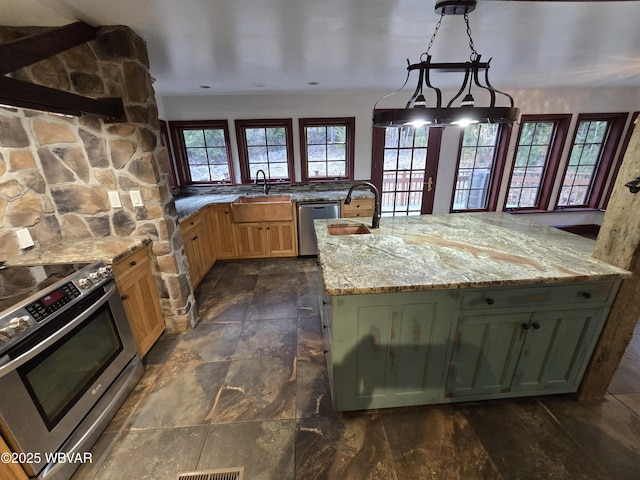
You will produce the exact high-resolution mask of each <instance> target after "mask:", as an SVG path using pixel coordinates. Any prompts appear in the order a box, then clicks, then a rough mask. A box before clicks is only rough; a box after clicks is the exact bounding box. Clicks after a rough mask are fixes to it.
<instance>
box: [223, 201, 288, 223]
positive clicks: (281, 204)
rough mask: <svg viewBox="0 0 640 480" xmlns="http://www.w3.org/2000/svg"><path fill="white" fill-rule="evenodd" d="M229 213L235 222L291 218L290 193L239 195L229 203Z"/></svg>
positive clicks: (274, 220) (273, 220)
mask: <svg viewBox="0 0 640 480" xmlns="http://www.w3.org/2000/svg"><path fill="white" fill-rule="evenodd" d="M231 215H232V217H233V221H234V222H236V223H243V222H280V221H288V220H293V207H292V203H291V195H260V196H246V197H239V198H237V199H236V200H235V201H234V202H233V203H231Z"/></svg>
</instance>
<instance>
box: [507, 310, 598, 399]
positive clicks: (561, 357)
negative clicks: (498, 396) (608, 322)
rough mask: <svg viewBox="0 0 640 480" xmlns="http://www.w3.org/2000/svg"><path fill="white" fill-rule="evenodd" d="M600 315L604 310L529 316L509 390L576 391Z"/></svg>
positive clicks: (543, 313) (595, 336)
mask: <svg viewBox="0 0 640 480" xmlns="http://www.w3.org/2000/svg"><path fill="white" fill-rule="evenodd" d="M603 316H604V311H603V309H585V310H573V311H557V312H541V313H536V314H534V315H532V317H531V322H530V324H529V327H528V330H527V336H526V339H525V342H524V345H523V347H522V353H521V354H520V357H519V361H518V364H517V366H516V370H515V374H514V377H513V385H512V387H511V391H513V392H531V391H534V392H540V393H543V392H546V393H565V392H573V391H576V389H577V388H578V386H579V383H580V379H581V378H582V374H583V373H584V369H585V367H586V364H587V362H588V360H589V355H591V352H592V351H593V347H594V346H595V342H596V341H597V337H598V335H599V333H600V330H601V329H602V325H603V323H604V322H603V320H604V318H603Z"/></svg>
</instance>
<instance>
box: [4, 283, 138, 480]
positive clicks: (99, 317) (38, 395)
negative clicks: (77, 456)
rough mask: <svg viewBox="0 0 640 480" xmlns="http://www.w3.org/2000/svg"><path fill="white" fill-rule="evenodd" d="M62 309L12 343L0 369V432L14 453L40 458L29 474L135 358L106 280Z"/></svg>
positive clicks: (29, 465) (117, 300) (29, 467)
mask: <svg viewBox="0 0 640 480" xmlns="http://www.w3.org/2000/svg"><path fill="white" fill-rule="evenodd" d="M69 307H70V308H68V309H66V310H64V311H62V312H61V313H60V315H59V316H58V317H56V318H55V319H53V320H54V321H53V322H49V323H48V324H47V325H43V328H40V329H39V330H38V331H36V332H34V334H33V335H32V336H29V337H28V338H26V339H25V340H24V341H23V342H21V343H20V344H18V345H16V346H15V347H14V348H12V349H11V350H10V351H9V358H10V359H11V360H10V361H9V362H8V363H5V364H4V365H2V366H0V392H2V393H1V394H0V420H1V421H0V427H1V428H2V433H3V435H4V436H5V439H6V440H7V442H8V443H9V444H10V446H11V447H12V448H13V449H14V450H15V451H16V452H18V453H20V452H24V453H29V454H32V453H38V454H40V455H39V459H40V461H39V462H37V461H34V462H32V463H25V464H23V467H24V469H25V471H26V472H27V473H28V474H29V475H36V474H37V473H38V472H39V470H40V469H41V468H43V467H44V465H45V460H46V459H45V456H46V454H47V453H55V452H57V451H58V449H59V447H60V446H61V445H62V444H63V443H64V441H65V440H66V439H67V438H68V437H69V436H70V435H71V434H72V433H73V431H74V429H75V428H76V427H77V426H78V425H79V424H80V422H81V421H82V419H83V418H84V417H85V416H86V415H87V414H88V413H89V412H90V411H91V408H92V407H93V406H94V405H95V404H96V402H97V401H98V400H99V399H100V398H101V397H102V396H103V394H105V392H107V391H108V389H109V386H110V385H111V384H112V382H114V380H115V379H116V378H117V377H118V375H119V374H120V373H121V372H122V371H123V370H124V368H125V367H126V366H127V364H128V363H129V362H130V361H131V359H132V358H133V357H134V356H135V355H136V348H135V343H134V340H133V335H132V334H131V330H130V327H129V324H128V321H127V317H126V315H125V312H124V308H123V306H122V301H121V300H120V297H119V295H118V292H117V290H116V287H115V283H114V282H113V281H111V282H109V283H107V284H106V285H105V286H104V287H103V288H99V289H97V290H96V291H95V292H93V293H92V294H90V295H88V296H87V297H85V298H84V299H82V300H81V301H80V302H78V303H77V304H74V305H70V306H69ZM49 324H53V325H52V326H51V327H49ZM44 327H47V328H44ZM52 330H53V331H52ZM31 457H32V459H34V460H38V458H37V457H35V456H31Z"/></svg>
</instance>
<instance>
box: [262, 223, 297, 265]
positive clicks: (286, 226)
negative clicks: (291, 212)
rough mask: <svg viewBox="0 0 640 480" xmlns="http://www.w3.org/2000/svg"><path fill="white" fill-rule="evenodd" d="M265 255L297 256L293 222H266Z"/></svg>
mask: <svg viewBox="0 0 640 480" xmlns="http://www.w3.org/2000/svg"><path fill="white" fill-rule="evenodd" d="M264 228H265V231H266V242H267V254H268V255H269V256H271V257H295V256H296V255H297V243H298V242H297V241H296V229H295V224H294V222H266V223H265V224H264Z"/></svg>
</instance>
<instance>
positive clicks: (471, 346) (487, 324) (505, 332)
mask: <svg viewBox="0 0 640 480" xmlns="http://www.w3.org/2000/svg"><path fill="white" fill-rule="evenodd" d="M530 316H531V315H530V314H529V313H522V314H502V315H501V314H492V315H479V316H469V317H462V318H460V320H459V322H458V329H457V332H456V336H455V340H454V345H453V355H452V358H451V365H450V368H449V378H448V380H447V397H461V396H474V397H475V396H483V395H484V396H487V397H489V398H490V397H498V396H500V395H499V394H501V393H506V392H509V391H510V388H511V380H512V378H513V374H514V370H515V367H516V362H517V360H518V354H519V353H520V350H521V349H522V345H523V342H524V339H525V336H526V333H527V330H525V329H524V328H523V325H528V324H529V321H530Z"/></svg>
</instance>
